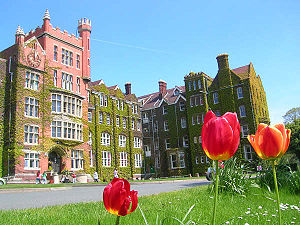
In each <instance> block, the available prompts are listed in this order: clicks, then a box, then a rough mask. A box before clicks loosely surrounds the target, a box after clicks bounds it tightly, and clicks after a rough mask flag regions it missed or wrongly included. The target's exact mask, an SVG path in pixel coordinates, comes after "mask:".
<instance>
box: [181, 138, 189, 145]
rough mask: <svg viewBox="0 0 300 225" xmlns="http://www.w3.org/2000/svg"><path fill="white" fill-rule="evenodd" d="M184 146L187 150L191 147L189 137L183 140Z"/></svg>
mask: <svg viewBox="0 0 300 225" xmlns="http://www.w3.org/2000/svg"><path fill="white" fill-rule="evenodd" d="M182 144H183V147H185V148H187V147H189V138H188V136H187V135H186V136H184V137H183V138H182Z"/></svg>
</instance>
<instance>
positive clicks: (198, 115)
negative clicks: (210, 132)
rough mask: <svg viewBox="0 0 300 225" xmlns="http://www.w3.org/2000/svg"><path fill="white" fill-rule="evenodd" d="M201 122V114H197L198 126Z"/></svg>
mask: <svg viewBox="0 0 300 225" xmlns="http://www.w3.org/2000/svg"><path fill="white" fill-rule="evenodd" d="M200 121H201V119H200V114H197V124H200Z"/></svg>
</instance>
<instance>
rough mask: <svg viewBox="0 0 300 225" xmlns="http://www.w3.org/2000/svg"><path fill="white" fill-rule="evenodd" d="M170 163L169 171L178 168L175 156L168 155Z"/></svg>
mask: <svg viewBox="0 0 300 225" xmlns="http://www.w3.org/2000/svg"><path fill="white" fill-rule="evenodd" d="M170 161H171V169H174V168H177V167H178V162H177V155H176V154H171V155H170Z"/></svg>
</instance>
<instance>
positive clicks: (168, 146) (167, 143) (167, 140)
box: [165, 138, 171, 149]
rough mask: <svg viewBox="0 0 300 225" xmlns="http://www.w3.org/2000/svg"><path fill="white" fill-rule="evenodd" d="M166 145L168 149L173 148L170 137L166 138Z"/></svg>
mask: <svg viewBox="0 0 300 225" xmlns="http://www.w3.org/2000/svg"><path fill="white" fill-rule="evenodd" d="M165 147H166V149H170V148H171V143H170V139H169V138H167V139H165Z"/></svg>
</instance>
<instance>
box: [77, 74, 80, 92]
mask: <svg viewBox="0 0 300 225" xmlns="http://www.w3.org/2000/svg"><path fill="white" fill-rule="evenodd" d="M76 84H77V93H78V94H79V93H80V77H77V82H76Z"/></svg>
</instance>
